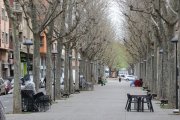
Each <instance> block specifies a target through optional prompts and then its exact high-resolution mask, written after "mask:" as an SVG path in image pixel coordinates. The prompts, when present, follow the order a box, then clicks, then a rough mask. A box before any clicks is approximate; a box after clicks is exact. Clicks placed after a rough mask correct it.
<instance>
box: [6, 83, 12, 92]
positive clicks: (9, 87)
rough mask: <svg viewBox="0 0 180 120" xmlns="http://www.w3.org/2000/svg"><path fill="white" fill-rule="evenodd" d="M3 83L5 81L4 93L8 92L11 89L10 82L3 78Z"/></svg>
mask: <svg viewBox="0 0 180 120" xmlns="http://www.w3.org/2000/svg"><path fill="white" fill-rule="evenodd" d="M4 83H5V90H6V93H8V92H9V91H10V90H11V89H12V85H11V82H10V81H9V80H5V81H4Z"/></svg>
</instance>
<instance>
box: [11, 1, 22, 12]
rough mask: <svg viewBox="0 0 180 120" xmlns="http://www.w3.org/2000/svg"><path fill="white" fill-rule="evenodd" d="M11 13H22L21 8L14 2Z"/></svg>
mask: <svg viewBox="0 0 180 120" xmlns="http://www.w3.org/2000/svg"><path fill="white" fill-rule="evenodd" d="M13 11H14V12H16V13H22V7H21V5H20V4H19V3H17V2H14V3H13Z"/></svg>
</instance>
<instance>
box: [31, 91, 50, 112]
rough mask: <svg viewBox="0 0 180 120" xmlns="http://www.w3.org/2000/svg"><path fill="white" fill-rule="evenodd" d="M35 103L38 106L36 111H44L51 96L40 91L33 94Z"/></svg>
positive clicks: (48, 104) (47, 107) (48, 105)
mask: <svg viewBox="0 0 180 120" xmlns="http://www.w3.org/2000/svg"><path fill="white" fill-rule="evenodd" d="M34 98H36V99H35V103H36V105H37V106H38V111H46V110H48V109H49V107H50V105H51V97H50V96H49V95H44V94H43V93H42V92H40V93H38V94H36V95H35V96H34Z"/></svg>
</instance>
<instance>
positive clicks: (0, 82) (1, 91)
mask: <svg viewBox="0 0 180 120" xmlns="http://www.w3.org/2000/svg"><path fill="white" fill-rule="evenodd" d="M2 94H6V87H5V83H4V80H3V79H2V78H0V95H2Z"/></svg>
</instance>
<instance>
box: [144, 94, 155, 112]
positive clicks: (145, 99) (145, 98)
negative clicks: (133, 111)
mask: <svg viewBox="0 0 180 120" xmlns="http://www.w3.org/2000/svg"><path fill="white" fill-rule="evenodd" d="M151 100H152V95H151V94H149V95H147V96H146V97H143V98H142V112H143V111H144V103H147V107H148V110H150V112H154V109H153V106H152V102H151Z"/></svg>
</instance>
